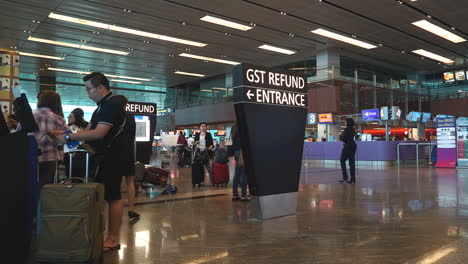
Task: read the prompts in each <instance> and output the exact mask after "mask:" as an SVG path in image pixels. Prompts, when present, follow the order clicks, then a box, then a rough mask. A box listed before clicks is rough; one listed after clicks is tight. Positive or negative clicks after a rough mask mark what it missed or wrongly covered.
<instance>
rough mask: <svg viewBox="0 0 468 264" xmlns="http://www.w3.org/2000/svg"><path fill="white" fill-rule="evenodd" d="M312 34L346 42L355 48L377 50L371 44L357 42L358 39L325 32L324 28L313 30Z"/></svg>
mask: <svg viewBox="0 0 468 264" xmlns="http://www.w3.org/2000/svg"><path fill="white" fill-rule="evenodd" d="M311 32H312V33H314V34H317V35H321V36H324V37H327V38H331V39H334V40H338V41H341V42H345V43H348V44H351V45H355V46H358V47H361V48H365V49H374V48H377V46H376V45H373V44H370V43H367V42H364V41H360V40H357V39H354V38H350V37H346V36H344V35H340V34H337V33H334V32H331V31H328V30H325V29H323V28H318V29H316V30H312V31H311Z"/></svg>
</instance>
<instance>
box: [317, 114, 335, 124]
mask: <svg viewBox="0 0 468 264" xmlns="http://www.w3.org/2000/svg"><path fill="white" fill-rule="evenodd" d="M318 116H319V124H331V123H333V115H332V114H331V113H327V114H319V115H318Z"/></svg>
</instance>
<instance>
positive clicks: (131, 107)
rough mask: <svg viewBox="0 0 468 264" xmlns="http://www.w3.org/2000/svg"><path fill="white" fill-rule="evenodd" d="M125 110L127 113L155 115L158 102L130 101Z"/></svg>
mask: <svg viewBox="0 0 468 264" xmlns="http://www.w3.org/2000/svg"><path fill="white" fill-rule="evenodd" d="M125 110H126V111H127V113H130V114H140V115H155V114H156V111H157V109H156V104H153V103H137V102H128V103H127V107H126V108H125Z"/></svg>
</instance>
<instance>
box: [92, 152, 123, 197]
mask: <svg viewBox="0 0 468 264" xmlns="http://www.w3.org/2000/svg"><path fill="white" fill-rule="evenodd" d="M114 160H115V159H113V157H112V155H106V157H104V160H103V162H102V163H101V165H100V169H99V170H100V172H99V177H98V178H97V181H98V182H100V183H103V184H104V199H105V200H107V201H113V200H121V198H122V195H121V192H120V184H121V182H122V172H121V169H120V166H117V165H118V164H116V162H115V161H114ZM117 163H118V162H117Z"/></svg>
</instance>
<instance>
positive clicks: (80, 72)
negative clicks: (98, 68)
mask: <svg viewBox="0 0 468 264" xmlns="http://www.w3.org/2000/svg"><path fill="white" fill-rule="evenodd" d="M47 70H49V71H59V72H69V73H78V74H83V75H84V74H90V73H91V72H84V71H75V70H68V69H59V68H52V67H49V68H47Z"/></svg>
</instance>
